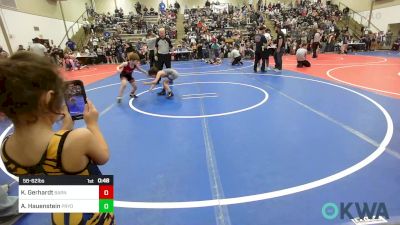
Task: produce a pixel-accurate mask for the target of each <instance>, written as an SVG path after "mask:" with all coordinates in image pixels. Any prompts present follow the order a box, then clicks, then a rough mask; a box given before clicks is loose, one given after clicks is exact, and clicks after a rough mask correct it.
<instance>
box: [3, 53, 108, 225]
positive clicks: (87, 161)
mask: <svg viewBox="0 0 400 225" xmlns="http://www.w3.org/2000/svg"><path fill="white" fill-rule="evenodd" d="M64 87H65V85H64V82H63V80H62V78H61V76H60V75H59V72H58V70H57V68H56V67H55V66H54V65H53V64H51V63H50V61H48V60H47V59H46V58H43V57H40V56H37V55H34V54H32V53H29V52H20V53H17V54H15V55H13V56H12V57H11V58H9V59H5V60H2V61H0V112H1V113H2V114H5V115H6V116H7V118H9V119H10V120H11V121H12V123H13V125H14V132H13V133H12V134H10V135H9V136H7V137H6V138H5V139H4V141H3V143H2V145H1V159H2V161H3V162H4V165H5V167H6V169H7V170H8V171H9V172H10V173H12V174H14V175H16V176H20V175H28V174H30V175H48V176H57V175H99V174H101V172H100V170H99V169H98V167H97V165H102V164H105V163H106V162H107V161H108V159H109V157H110V153H109V149H108V145H107V142H106V140H105V139H104V137H103V134H102V133H101V131H100V128H99V124H98V118H99V113H98V112H97V110H96V108H95V106H94V105H93V103H92V102H90V101H87V104H86V105H85V108H84V111H83V119H84V121H85V123H86V128H78V129H73V126H74V123H73V120H72V119H71V116H70V114H69V112H68V110H67V108H66V107H65V106H64V101H65V100H64V94H65V93H64ZM60 118H61V119H62V121H63V122H62V128H61V129H60V130H58V131H56V130H53V124H54V123H55V122H56V121H58V120H60ZM65 221H69V222H67V223H69V224H91V225H94V224H106V225H111V224H114V214H111V213H53V214H52V224H57V225H58V224H65V223H66V222H65ZM48 224H50V221H49V223H48Z"/></svg>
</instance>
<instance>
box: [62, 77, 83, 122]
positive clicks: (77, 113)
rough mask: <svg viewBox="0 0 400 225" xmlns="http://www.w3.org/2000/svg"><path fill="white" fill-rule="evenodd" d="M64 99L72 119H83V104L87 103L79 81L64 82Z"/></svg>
mask: <svg viewBox="0 0 400 225" xmlns="http://www.w3.org/2000/svg"><path fill="white" fill-rule="evenodd" d="M64 98H65V103H66V105H67V108H68V111H69V114H70V115H71V117H72V119H73V120H80V119H83V112H84V110H85V104H86V103H87V102H86V92H85V88H84V86H83V82H82V81H80V80H72V81H67V82H65V92H64Z"/></svg>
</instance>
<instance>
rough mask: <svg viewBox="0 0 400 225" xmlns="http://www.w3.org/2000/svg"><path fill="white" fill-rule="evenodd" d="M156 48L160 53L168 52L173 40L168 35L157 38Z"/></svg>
mask: <svg viewBox="0 0 400 225" xmlns="http://www.w3.org/2000/svg"><path fill="white" fill-rule="evenodd" d="M156 48H157V53H158V54H168V53H169V51H170V49H171V48H172V43H171V40H170V39H169V38H167V37H165V38H160V37H159V38H157V40H156Z"/></svg>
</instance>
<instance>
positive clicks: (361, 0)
mask: <svg viewBox="0 0 400 225" xmlns="http://www.w3.org/2000/svg"><path fill="white" fill-rule="evenodd" d="M332 2H333V3H335V4H339V2H342V3H343V4H345V5H347V6H348V7H349V8H351V9H353V10H354V11H356V12H364V11H368V10H370V8H371V2H372V0H333V1H332ZM397 5H400V0H375V4H374V9H381V8H387V7H391V6H397ZM392 16H394V15H392Z"/></svg>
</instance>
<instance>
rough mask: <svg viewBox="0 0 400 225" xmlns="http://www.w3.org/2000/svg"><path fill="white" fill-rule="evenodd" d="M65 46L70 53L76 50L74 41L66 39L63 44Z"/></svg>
mask: <svg viewBox="0 0 400 225" xmlns="http://www.w3.org/2000/svg"><path fill="white" fill-rule="evenodd" d="M65 45H66V46H67V47H68V48H69V49H70V50H71V51H75V50H76V43H75V42H74V41H72V40H71V39H69V38H68V41H67V43H65Z"/></svg>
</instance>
